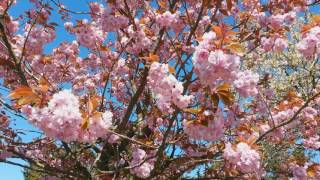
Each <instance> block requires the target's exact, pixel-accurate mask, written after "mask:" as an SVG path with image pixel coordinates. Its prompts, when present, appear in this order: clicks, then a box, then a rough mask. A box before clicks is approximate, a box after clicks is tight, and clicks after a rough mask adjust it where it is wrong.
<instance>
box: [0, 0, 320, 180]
mask: <svg viewBox="0 0 320 180" xmlns="http://www.w3.org/2000/svg"><path fill="white" fill-rule="evenodd" d="M0 1H1V0H0ZM17 1H18V3H17V4H16V5H15V6H14V7H13V8H12V9H11V10H10V15H11V16H13V17H17V16H18V15H20V14H21V13H22V12H24V11H25V10H27V9H30V8H32V7H33V5H32V4H31V3H29V0H17ZM90 1H91V0H90ZM90 1H89V0H61V2H63V3H64V5H66V7H67V8H70V9H72V10H73V11H86V10H87V8H88V6H87V3H88V2H90ZM312 11H313V12H317V13H319V12H320V7H319V6H317V7H313V8H312ZM77 18H78V19H80V18H87V17H86V16H85V15H77ZM51 21H54V22H56V23H58V24H59V26H60V27H59V26H58V27H57V32H56V33H57V38H56V40H55V41H54V42H52V43H50V44H48V45H47V46H46V47H45V52H46V53H49V52H50V51H51V50H52V49H53V48H54V47H56V46H57V45H58V44H59V43H60V42H62V41H71V40H74V39H75V38H74V36H72V35H70V34H68V33H67V32H66V31H65V30H64V28H63V24H62V23H61V20H60V17H59V16H53V17H52V18H51ZM61 25H62V26H61ZM87 52H88V51H87V50H86V49H84V48H81V55H82V56H84V55H85V54H86V53H87ZM0 93H1V94H2V93H3V92H2V91H0ZM15 124H16V125H14V128H18V129H31V130H32V129H34V127H33V126H32V125H30V124H29V123H28V122H26V121H25V120H23V119H17V121H16V122H15ZM32 138H33V135H27V136H24V137H23V139H24V140H25V141H30V140H32ZM10 160H12V161H15V162H19V163H23V161H21V160H18V159H10ZM22 171H23V169H22V168H19V167H16V166H13V165H7V164H3V163H0V180H5V179H10V180H22V179H24V178H23V173H22Z"/></svg>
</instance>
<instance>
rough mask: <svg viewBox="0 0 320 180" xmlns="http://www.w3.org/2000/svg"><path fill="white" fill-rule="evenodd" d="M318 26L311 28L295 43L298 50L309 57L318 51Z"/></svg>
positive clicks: (319, 49)
mask: <svg viewBox="0 0 320 180" xmlns="http://www.w3.org/2000/svg"><path fill="white" fill-rule="evenodd" d="M319 40H320V26H316V27H313V28H311V29H310V30H309V31H308V32H307V33H306V34H304V35H303V36H302V39H301V41H300V42H298V44H297V49H298V51H299V52H300V53H301V54H302V55H303V56H304V57H311V56H312V55H314V54H319V53H320V44H319Z"/></svg>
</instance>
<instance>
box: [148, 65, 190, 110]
mask: <svg viewBox="0 0 320 180" xmlns="http://www.w3.org/2000/svg"><path fill="white" fill-rule="evenodd" d="M148 87H149V88H150V89H151V91H152V92H153V93H154V94H155V98H156V101H157V105H158V107H159V109H160V110H162V111H164V112H165V111H169V112H170V111H171V110H172V108H171V103H174V104H175V105H176V106H178V107H179V108H181V109H183V108H186V107H187V106H188V104H189V103H191V101H192V98H193V96H191V95H190V96H188V95H183V85H182V83H181V82H179V81H178V80H177V79H176V78H175V77H174V76H173V75H172V74H170V73H169V66H168V64H160V63H158V62H154V63H152V64H151V66H150V71H149V76H148Z"/></svg>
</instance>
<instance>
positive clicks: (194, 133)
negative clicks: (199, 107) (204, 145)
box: [183, 109, 224, 141]
mask: <svg viewBox="0 0 320 180" xmlns="http://www.w3.org/2000/svg"><path fill="white" fill-rule="evenodd" d="M203 115H204V116H205V118H206V120H207V121H208V125H204V124H200V123H192V122H188V121H187V120H184V121H183V128H184V131H185V133H186V134H188V135H189V136H190V137H191V138H193V139H197V140H205V141H216V140H218V139H219V138H221V136H222V133H223V128H224V118H223V114H222V112H221V110H220V109H219V110H218V112H216V113H215V114H213V112H212V111H210V110H206V111H204V112H203Z"/></svg>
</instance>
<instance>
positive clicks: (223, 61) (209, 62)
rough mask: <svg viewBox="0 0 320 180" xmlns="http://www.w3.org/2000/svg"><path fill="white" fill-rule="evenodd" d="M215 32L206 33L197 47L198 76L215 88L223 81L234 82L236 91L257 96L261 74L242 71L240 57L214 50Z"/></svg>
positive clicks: (207, 84)
mask: <svg viewBox="0 0 320 180" xmlns="http://www.w3.org/2000/svg"><path fill="white" fill-rule="evenodd" d="M215 38H216V35H215V33H214V32H209V33H205V34H204V36H203V40H202V41H201V42H200V43H199V45H198V46H197V47H196V50H195V52H194V56H193V61H192V62H193V65H194V69H195V72H196V74H197V76H199V79H200V81H201V83H202V84H203V85H204V86H209V87H211V88H214V87H215V86H217V85H218V84H219V83H221V82H226V83H233V84H234V86H235V89H236V91H238V92H239V93H240V95H242V96H244V97H249V96H255V95H256V94H257V93H258V91H257V89H256V85H257V83H258V81H259V76H258V75H257V74H256V73H253V72H251V71H250V70H246V71H240V57H239V56H237V55H232V54H227V53H225V52H223V51H222V50H212V51H211V49H213V47H212V43H211V42H212V41H213V40H214V39H215Z"/></svg>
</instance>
